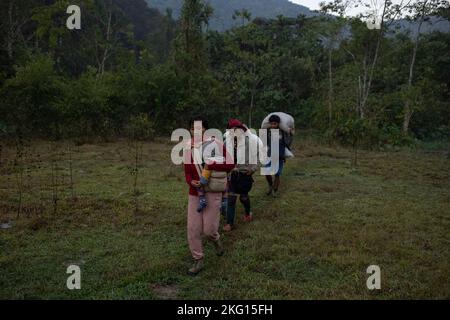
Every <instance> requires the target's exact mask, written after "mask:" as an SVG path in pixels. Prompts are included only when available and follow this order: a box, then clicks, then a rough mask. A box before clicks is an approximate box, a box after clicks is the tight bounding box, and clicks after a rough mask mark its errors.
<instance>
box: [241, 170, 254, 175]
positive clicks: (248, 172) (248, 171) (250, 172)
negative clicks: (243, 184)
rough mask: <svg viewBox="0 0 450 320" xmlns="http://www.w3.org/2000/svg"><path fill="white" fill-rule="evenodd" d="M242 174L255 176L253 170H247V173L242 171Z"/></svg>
mask: <svg viewBox="0 0 450 320" xmlns="http://www.w3.org/2000/svg"><path fill="white" fill-rule="evenodd" d="M242 172H243V173H244V174H246V175H248V176H251V175H252V174H253V172H252V171H251V170H245V171H242Z"/></svg>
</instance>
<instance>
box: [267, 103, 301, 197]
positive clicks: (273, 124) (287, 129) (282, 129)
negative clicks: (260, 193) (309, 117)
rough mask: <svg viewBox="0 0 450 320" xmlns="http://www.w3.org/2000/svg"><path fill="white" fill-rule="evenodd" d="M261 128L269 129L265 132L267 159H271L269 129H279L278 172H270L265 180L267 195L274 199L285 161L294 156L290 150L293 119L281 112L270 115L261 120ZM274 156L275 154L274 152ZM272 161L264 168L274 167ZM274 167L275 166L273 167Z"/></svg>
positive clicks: (293, 126) (293, 130)
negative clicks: (267, 189) (267, 188)
mask: <svg viewBox="0 0 450 320" xmlns="http://www.w3.org/2000/svg"><path fill="white" fill-rule="evenodd" d="M261 127H262V128H263V129H269V130H268V132H267V156H268V157H269V158H271V156H272V143H271V140H272V138H271V135H272V134H271V130H270V129H279V135H278V136H279V143H278V159H277V160H276V161H278V170H277V171H276V172H270V173H269V174H266V180H267V183H268V184H269V191H268V192H267V195H268V196H270V195H272V196H273V197H276V196H277V192H278V189H279V187H280V177H281V175H282V173H283V168H284V164H285V163H286V159H287V158H291V157H293V156H294V155H293V154H292V152H291V150H290V146H291V143H292V140H293V136H294V132H295V123H294V118H293V117H292V116H290V115H288V114H286V113H282V112H275V113H271V114H270V115H268V116H267V117H266V118H265V119H264V120H263V123H262V126H261ZM275 145H276V144H275ZM274 154H276V152H275V153H274ZM273 160H274V159H271V161H270V162H269V163H268V164H267V165H266V166H265V167H266V168H271V167H272V165H275V164H272V161H273ZM275 167H277V166H276V165H275ZM272 176H274V177H272Z"/></svg>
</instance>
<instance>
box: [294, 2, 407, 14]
mask: <svg viewBox="0 0 450 320" xmlns="http://www.w3.org/2000/svg"><path fill="white" fill-rule="evenodd" d="M289 1H291V2H294V3H298V4H301V5H302V6H305V7H308V8H309V9H311V10H319V9H320V6H319V3H320V2H322V1H325V2H331V0H289ZM366 1H367V3H369V4H370V3H373V4H376V5H377V6H378V7H379V9H381V8H382V4H383V3H384V1H383V0H366ZM392 2H393V3H400V2H401V0H393V1H392ZM404 2H405V1H404ZM361 10H363V8H354V9H352V10H351V11H350V12H348V14H349V15H356V14H359V13H361ZM364 10H365V9H364ZM381 11H382V10H381Z"/></svg>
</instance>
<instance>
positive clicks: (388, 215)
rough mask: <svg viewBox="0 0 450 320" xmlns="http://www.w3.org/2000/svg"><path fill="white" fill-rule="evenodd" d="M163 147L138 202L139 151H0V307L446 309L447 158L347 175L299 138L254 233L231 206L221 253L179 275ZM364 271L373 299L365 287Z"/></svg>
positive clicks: (368, 166) (178, 187)
mask: <svg viewBox="0 0 450 320" xmlns="http://www.w3.org/2000/svg"><path fill="white" fill-rule="evenodd" d="M170 149H171V145H170V144H169V143H165V142H159V143H156V142H155V143H145V144H143V147H142V155H141V157H140V159H139V168H138V180H137V181H138V184H137V188H138V194H137V198H136V197H135V196H134V195H133V183H134V178H133V175H132V172H133V167H134V155H135V151H136V149H135V148H134V147H133V146H131V145H129V144H127V143H126V142H116V143H107V144H96V145H83V146H78V147H74V148H73V150H72V151H71V153H72V155H71V156H70V155H69V153H68V150H67V145H66V144H64V143H57V144H53V145H52V144H49V143H43V142H35V143H33V144H32V146H31V147H27V148H26V156H25V158H24V159H23V161H22V162H21V163H23V164H19V165H16V166H15V165H14V164H13V161H12V160H13V159H14V157H15V151H14V149H13V148H7V150H6V151H4V154H3V161H2V164H1V166H0V210H1V211H0V220H1V221H0V223H3V222H10V221H12V222H13V227H12V228H9V229H0V270H1V272H0V298H2V299H5V298H7V299H10V298H19V299H21V298H38V299H41V298H44V299H50V298H64V299H71V298H75V299H78V298H88V299H116V298H118V299H173V298H182V299H183V298H187V299H316V298H325V299H337V298H344V299H353V298H361V299H372V298H450V280H449V279H450V277H449V276H450V251H449V250H448V248H450V232H449V230H450V210H449V208H450V206H449V204H450V192H449V189H450V188H449V187H450V179H449V168H450V160H449V158H448V154H447V153H444V152H425V151H424V150H416V151H408V150H404V151H399V152H362V153H361V154H360V156H359V165H358V167H357V168H356V169H353V168H351V166H350V160H349V159H350V156H351V153H350V152H349V151H347V150H345V149H342V148H330V147H324V146H319V145H316V144H314V143H312V142H309V141H307V140H303V139H299V140H298V141H297V148H296V154H297V157H296V158H295V159H293V160H290V161H289V162H288V164H287V166H286V169H285V175H284V176H283V181H282V190H281V193H280V195H279V197H278V198H277V199H272V198H268V197H266V196H265V195H264V193H265V190H266V186H265V182H264V178H263V177H259V176H258V177H256V184H255V188H254V189H253V190H252V192H251V197H252V202H253V206H254V210H253V211H254V216H255V220H254V222H252V223H250V224H244V223H243V222H242V220H241V218H242V207H241V206H239V213H238V221H237V223H238V225H237V229H236V230H235V231H234V232H232V233H231V234H226V235H224V236H223V239H224V243H225V248H226V254H225V255H224V256H223V257H221V258H218V257H216V256H215V255H214V252H213V248H212V246H211V245H209V244H207V245H206V261H205V270H204V271H203V272H202V273H201V274H200V275H198V276H197V277H189V276H187V275H186V269H187V267H188V266H189V263H190V257H189V252H188V247H187V243H186V231H185V225H186V202H187V186H186V184H185V182H184V177H183V173H182V169H181V167H176V166H174V165H172V164H170ZM70 158H72V159H73V161H72V171H73V174H72V180H73V182H74V183H73V186H74V187H73V192H74V193H75V196H76V198H75V199H72V190H71V188H70V180H71V179H70V165H69V164H70V161H69V159H70ZM5 159H6V161H5ZM52 160H53V161H54V163H53V164H54V170H53V173H52V170H51V167H52ZM20 170H23V171H22V173H23V174H22V177H23V187H22V189H23V191H22V199H23V200H22V209H21V212H20V217H19V219H17V211H18V210H17V208H18V199H19V196H20V195H19V192H18V189H19V188H18V183H17V182H18V180H17V178H18V177H20V175H19V174H18V173H19V172H20ZM52 176H53V178H52ZM19 181H20V180H19ZM52 181H53V182H52ZM55 194H56V195H55ZM53 198H56V199H58V201H57V205H56V206H54V202H53ZM136 199H137V204H138V208H137V211H136V208H135V207H136V201H135V200H136ZM70 264H77V265H79V266H80V267H81V270H82V289H81V290H75V291H69V290H68V289H67V288H66V279H67V276H68V275H67V274H66V267H67V266H68V265H70ZM372 264H376V265H379V266H380V267H381V271H382V289H381V290H379V291H369V290H368V289H367V288H366V279H367V276H368V275H367V274H366V268H367V267H368V266H369V265H372Z"/></svg>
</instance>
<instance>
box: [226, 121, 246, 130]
mask: <svg viewBox="0 0 450 320" xmlns="http://www.w3.org/2000/svg"><path fill="white" fill-rule="evenodd" d="M232 128H239V129H242V130H244V131H247V128H246V127H245V126H244V125H243V124H242V122H240V121H239V120H238V119H230V120H229V121H228V126H227V129H232Z"/></svg>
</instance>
